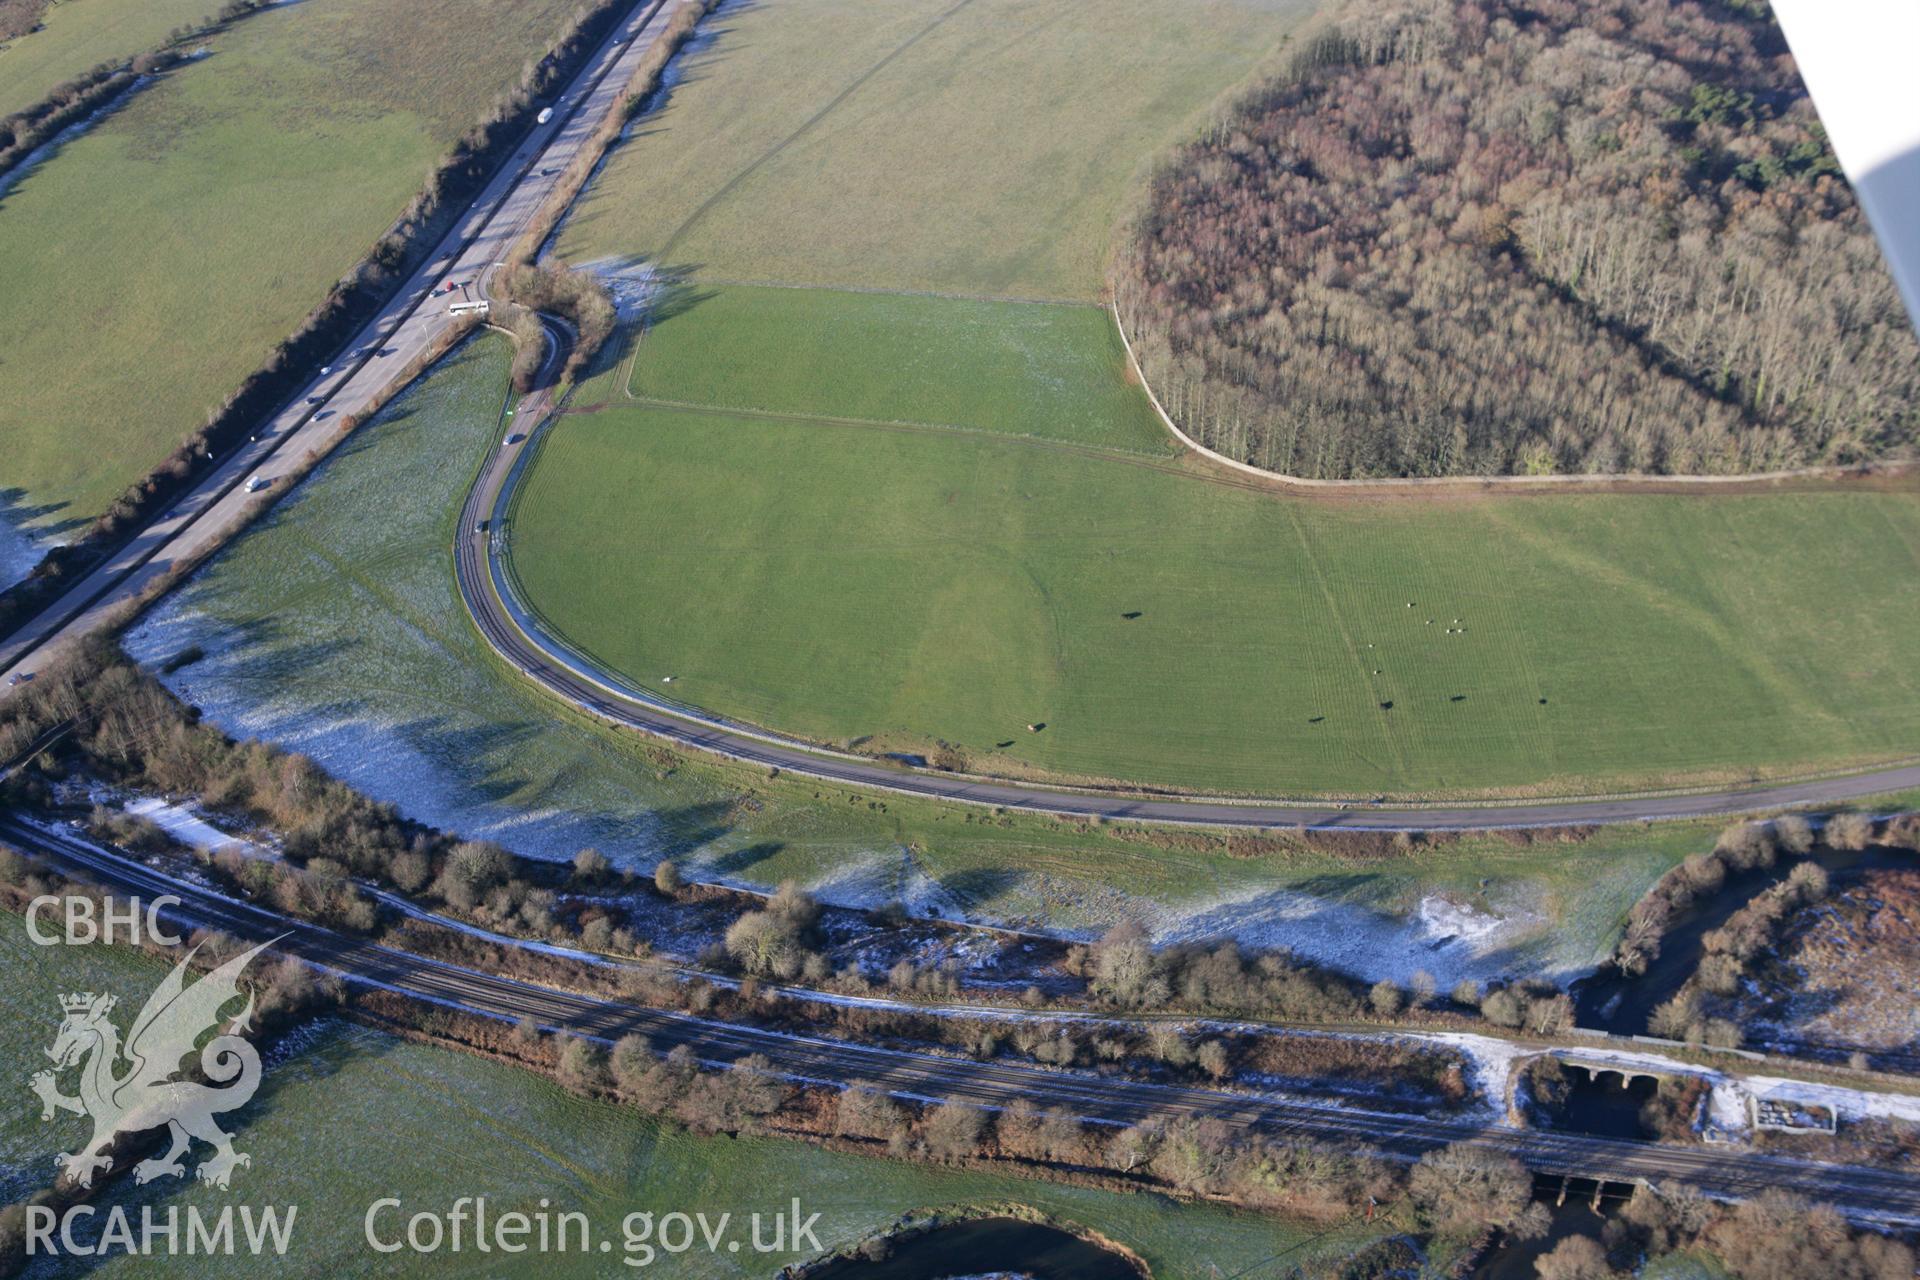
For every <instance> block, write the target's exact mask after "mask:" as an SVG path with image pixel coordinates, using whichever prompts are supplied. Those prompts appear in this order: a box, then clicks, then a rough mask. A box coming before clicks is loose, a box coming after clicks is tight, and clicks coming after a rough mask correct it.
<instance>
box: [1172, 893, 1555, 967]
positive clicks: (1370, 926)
mask: <svg viewBox="0 0 1920 1280" xmlns="http://www.w3.org/2000/svg"><path fill="white" fill-rule="evenodd" d="M1148 927H1149V930H1150V932H1151V933H1152V935H1153V938H1154V941H1156V942H1162V943H1166V942H1188V941H1202V940H1207V939H1214V938H1223V937H1231V938H1235V939H1237V940H1239V942H1240V943H1241V944H1242V945H1244V946H1248V947H1255V948H1272V947H1286V948H1289V949H1290V950H1292V951H1293V953H1294V954H1295V955H1298V956H1301V957H1303V958H1304V959H1308V960H1313V961H1316V962H1318V963H1321V964H1327V965H1332V966H1335V967H1337V968H1341V969H1345V970H1347V971H1348V972H1350V973H1356V974H1361V975H1363V976H1365V977H1368V978H1392V979H1394V980H1395V981H1397V982H1405V981H1407V980H1408V979H1410V978H1412V977H1413V975H1414V974H1415V973H1416V972H1421V971H1424V972H1426V973H1428V974H1430V975H1432V977H1433V978H1434V980H1435V981H1436V982H1437V983H1438V984H1439V985H1440V987H1441V988H1443V989H1444V988H1447V987H1450V986H1452V985H1453V984H1454V983H1456V982H1458V981H1460V980H1461V979H1462V978H1478V979H1485V978H1491V977H1499V976H1506V975H1509V974H1511V973H1513V972H1515V971H1516V968H1518V967H1519V966H1517V965H1516V963H1515V961H1516V952H1518V951H1520V950H1522V949H1528V948H1530V944H1537V943H1539V942H1540V941H1541V939H1542V936H1543V935H1544V934H1545V933H1546V932H1547V931H1548V929H1549V922H1548V920H1547V918H1546V916H1545V915H1544V914H1543V913H1541V912H1538V911H1535V910H1533V909H1532V908H1530V907H1526V906H1515V907H1512V908H1510V909H1508V910H1507V911H1506V912H1504V913H1503V914H1499V915H1495V914H1493V913H1491V912H1488V911H1483V910H1481V909H1479V908H1477V907H1474V906H1472V905H1470V904H1467V903H1462V902H1459V901H1457V900H1455V899H1453V898H1451V897H1448V896H1446V895H1444V894H1437V893H1436V894H1429V895H1427V896H1426V897H1424V898H1422V899H1421V900H1420V902H1419V903H1418V905H1417V906H1416V908H1415V909H1414V910H1413V911H1412V912H1411V913H1410V914H1408V915H1406V916H1397V915H1393V914H1390V913H1388V912H1385V911H1378V910H1373V909H1370V908H1368V907H1365V906H1360V905H1356V904H1351V903H1345V902H1336V901H1329V900H1328V899H1325V898H1320V897H1316V896H1313V895H1311V894H1305V893H1300V892H1297V891H1294V890H1290V889H1273V890H1267V891H1264V892H1263V891H1258V890H1253V891H1249V892H1248V893H1247V894H1245V895H1243V896H1239V897H1235V898H1230V899H1227V900H1224V901H1221V902H1218V903H1216V904H1213V905H1210V906H1203V907H1197V908H1196V907H1193V906H1188V905H1182V904H1175V905H1172V906H1168V907H1163V908H1159V909H1158V910H1157V911H1156V912H1155V914H1154V915H1153V917H1152V919H1151V920H1150V922H1149V926H1148ZM1527 971H1529V972H1531V971H1532V970H1527Z"/></svg>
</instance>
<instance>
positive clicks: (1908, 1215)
mask: <svg viewBox="0 0 1920 1280" xmlns="http://www.w3.org/2000/svg"><path fill="white" fill-rule="evenodd" d="M0 838H4V839H5V841H6V842H7V843H9V844H12V845H15V846H17V847H19V848H20V849H22V850H24V851H26V852H29V853H31V854H34V855H35V856H38V857H40V858H43V859H45V860H47V861H49V862H51V863H53V864H55V865H57V866H59V867H60V868H62V869H63V870H66V871H68V872H71V873H73V874H76V875H77V876H79V877H80V878H82V879H85V880H89V881H92V882H94V883H97V884H100V885H102V886H104V887H106V888H109V889H111V890H113V891H114V892H117V893H120V894H125V895H134V896H139V897H143V898H147V899H149V900H151V899H152V898H155V897H157V896H159V895H161V894H169V893H170V894H173V895H175V896H176V897H179V898H180V899H182V902H183V907H184V911H183V913H182V914H184V915H185V916H186V917H187V918H188V919H190V920H192V921H194V922H195V923H199V924H204V925H208V926H210V927H213V928H217V929H221V930H224V931H226V932H228V933H231V934H233V935H235V936H236V937H240V938H247V939H263V938H272V937H276V936H279V935H282V934H284V935H286V940H285V942H284V943H283V944H282V945H283V946H284V948H285V949H286V950H287V951H289V952H292V953H293V954H295V955H298V956H300V957H301V958H303V959H305V960H308V961H310V962H311V963H314V964H316V965H320V966H323V967H325V968H328V969H332V970H334V971H336V972H338V973H340V974H342V975H343V976H345V977H347V978H349V979H351V980H353V981H356V982H358V983H361V984H365V985H371V986H377V987H383V988H386V989H389V990H393V991H396V992H399V993H401V994H403V995H407V996H410V997H413V998H416V999H420V1000H425V1001H429V1002H432V1003H436V1004H440V1005H443V1006H449V1007H454V1008H459V1009H463V1010H466V1011H468V1012H471V1013H477V1014H482V1015H485V1016H488V1017H497V1018H504V1019H509V1020H518V1019H520V1018H523V1017H524V1018H531V1019H532V1020H533V1021H534V1022H536V1023H537V1024H539V1025H541V1026H543V1027H549V1028H555V1029H559V1030H564V1031H568V1032H572V1033H575V1034H579V1035H585V1036H592V1037H595V1038H598V1039H601V1040H613V1039H617V1038H619V1037H620V1036H623V1035H626V1034H628V1033H629V1032H639V1033H641V1034H643V1035H646V1036H647V1037H648V1038H649V1039H651V1040H652V1042H653V1044H654V1045H655V1047H656V1048H657V1049H658V1050H661V1051H665V1050H666V1049H669V1048H672V1047H675V1046H678V1045H682V1044H684V1045H686V1046H688V1047H689V1048H690V1049H692V1050H693V1052H694V1053H695V1054H696V1055H697V1056H698V1057H700V1058H701V1059H702V1060H703V1061H706V1062H710V1063H728V1062H732V1061H734V1060H736V1059H738V1058H741V1057H743V1056H745V1055H747V1054H749V1053H759V1054H763V1055H765V1056H766V1057H767V1058H768V1060H769V1061H771V1062H772V1064H773V1066H774V1069H775V1070H777V1071H779V1072H781V1073H782V1074H783V1075H785V1076H787V1077H789V1078H791V1079H794V1080H800V1081H808V1082H818V1083H825V1084H832V1085H846V1084H849V1083H852V1082H854V1081H872V1082H874V1083H875V1084H878V1085H880V1086H881V1087H883V1088H886V1089H888V1090H890V1091H892V1092H895V1093H898V1094H901V1095H904V1096H911V1097H915V1098H926V1097H933V1098H958V1099H962V1100H964V1101H967V1102H971V1103H974V1104H975V1105H977V1106H981V1107H987V1108H998V1107H1003V1106H1006V1105H1009V1104H1011V1103H1012V1102H1014V1101H1015V1100H1018V1099H1026V1100H1028V1101H1030V1102H1033V1103H1035V1104H1037V1105H1040V1106H1061V1107H1065V1108H1068V1109H1069V1110H1071V1111H1072V1112H1074V1113H1075V1114H1077V1115H1079V1116H1082V1117H1084V1118H1086V1119H1090V1120H1097V1121H1100V1122H1104V1123H1109V1124H1117V1125H1118V1124H1133V1123H1135V1122H1138V1121H1141V1120H1145V1119H1150V1118H1154V1117H1164V1118H1182V1117H1191V1118H1206V1119H1218V1120H1222V1121H1224V1122H1226V1123H1227V1124H1229V1125H1232V1126H1234V1127H1235V1128H1236V1129H1257V1130H1260V1131H1262V1132H1265V1133H1271V1134H1275V1135H1277V1136H1281V1137H1286V1136H1294V1137H1299V1138H1306V1139H1312V1140H1316V1141H1321V1142H1329V1143H1337V1144H1341V1145H1344V1146H1349V1147H1352V1146H1362V1147H1367V1148H1372V1149H1374V1150H1377V1151H1379V1152H1381V1153H1383V1154H1385V1155H1388V1156H1391V1157H1396V1158H1400V1159H1417V1158H1418V1157H1419V1156H1421V1155H1423V1154H1425V1153H1426V1152H1428V1151H1432V1150H1434V1149H1435V1148H1437V1147H1441V1146H1445V1145H1447V1144H1450V1143H1455V1142H1466V1143H1471V1144H1473V1145H1475V1146H1481V1147H1487V1148H1490V1149H1493V1150H1496V1151H1500V1152H1502V1153H1505V1154H1510V1155H1513V1156H1515V1157H1517V1158H1518V1159H1520V1160H1522V1161H1523V1162H1524V1163H1526V1164H1527V1166H1528V1167H1530V1168H1532V1169H1534V1170H1536V1171H1538V1172H1541V1173H1556V1174H1568V1175H1575V1176H1579V1177H1588V1178H1603V1179H1606V1180H1609V1181H1619V1182H1633V1181H1637V1180H1642V1179H1644V1180H1647V1181H1667V1180H1682V1181H1686V1182H1689V1183H1691V1184H1693V1185H1695V1186H1697V1187H1699V1188H1700V1189H1701V1190H1703V1191H1705V1192H1707V1193H1708V1194H1710V1195H1716V1196H1723V1197H1731V1198H1741V1197H1745V1196H1751V1195H1756V1194H1758V1193H1760V1192H1762V1191H1765V1190H1768V1189H1770V1188H1776V1187H1778V1188H1783V1189H1786V1190H1790V1191H1795V1192H1798V1193H1800V1194H1803V1195H1806V1196H1808V1197H1809V1198H1812V1199H1815V1200H1821V1201H1826V1202H1829V1203H1833V1204H1835V1205H1837V1206H1838V1207H1840V1208H1841V1209H1843V1210H1845V1211H1847V1212H1848V1213H1850V1214H1852V1215H1853V1216H1855V1217H1859V1218H1864V1219H1871V1220H1875V1221H1882V1222H1889V1223H1912V1222H1920V1178H1916V1177H1914V1176H1913V1175H1911V1174H1904V1173H1898V1172H1895V1171H1892V1170H1887V1169H1877V1168H1870V1167H1866V1166H1860V1165H1839V1164H1824V1163H1819V1162H1815V1161H1810V1160H1799V1159H1793V1158H1791V1157H1786V1156H1777V1155H1771V1154H1768V1153H1763V1152H1756V1151H1753V1150H1751V1149H1735V1148H1729V1147H1710V1146H1697V1147H1691V1146H1663V1145H1658V1144H1654V1143H1648V1142H1632V1141H1624V1140H1620V1139H1614V1138H1595V1137H1588V1136H1586V1135H1583V1134H1569V1133H1551V1132H1543V1131H1540V1130H1533V1129H1516V1128H1509V1127H1506V1126H1503V1125H1480V1124H1473V1123H1463V1122H1460V1121H1455V1120H1435V1119H1429V1118H1426V1117H1421V1116H1398V1115H1385V1114H1381V1113H1377V1112H1369V1111H1358V1110H1354V1109H1351V1108H1349V1107H1344V1106H1336V1105H1326V1106H1320V1105H1315V1104H1313V1103H1309V1102H1303V1101H1298V1100H1292V1099H1278V1098H1259V1097H1249V1096H1247V1095H1244V1094H1229V1093H1222V1092H1219V1091H1216V1090H1211V1089H1196V1088H1186V1087H1181V1086H1173V1085H1154V1084H1143V1083H1139V1082H1134V1081H1127V1080H1115V1079H1107V1078H1101V1077H1094V1076H1090V1075H1086V1074H1083V1073H1077V1072H1066V1071H1050V1070H1046V1069H1043V1068H1040V1067H1032V1066H1025V1065H1021V1064H1018V1063H1001V1062H976V1061H973V1060H971V1059H966V1058H948V1057H940V1056H935V1055H932V1054H923V1053H914V1052H911V1051H907V1050H899V1049H884V1048H879V1047H876V1046H871V1045H863V1044H857V1043H852V1042H848V1041H839V1040H830V1039H826V1038H823V1037H817V1036H807V1035H796V1034H791V1033H786V1032H778V1031H768V1030H762V1029H759V1028H755V1027H743V1026H734V1025H730V1024H727V1023H722V1022H716V1021H710V1020H707V1019H704V1018H698V1017H694V1016H692V1015H689V1014H680V1013H669V1012H664V1011H661V1010H657V1009H646V1008H641V1007H638V1006H634V1005H627V1004H621V1003H619V1002H617V1001H612V1000H604V999H600V998H597V997H594V996H587V995H579V994H575V993H573V992H567V991H561V990H557V989H554V988H550V987H543V986H539V985H537V984H534V983H530V982H523V981H518V980H515V979H511V978H504V977H498V976H495V975H493V974H488V973H483V972H480V971H478V970H474V969H468V968H464V967H462V966H459V965H454V964H450V963H448V962H446V961H441V960H434V959H431V958H429V957H425V956H418V955H414V954H411V953H409V952H404V951H396V950H393V949H391V948H387V947H382V946H377V945H375V944H373V943H370V942H365V941H361V940H359V939H355V938H351V937H348V936H346V935H344V934H339V933H335V932H333V931H331V930H328V929H323V928H321V927H319V926H317V925H312V924H308V923H306V922H303V921H298V920H292V919H289V918H287V917H284V916H280V915H277V914H275V913H273V912H270V911H267V910H265V909H263V908H260V907H256V906H254V905H252V904H250V903H246V902H240V901H236V900H233V899H230V898H227V897H226V896H224V895H223V894H220V893H218V892H216V891H215V890H212V889H209V888H206V887H204V886H199V885H193V884H189V883H186V882H183V881H177V880H174V879H172V878H171V877H168V876H165V875H162V874H161V873H159V872H157V871H153V870H151V869H150V868H147V867H144V866H142V865H140V864H139V863H137V862H134V861H132V860H131V859H128V858H125V857H122V856H120V855H118V854H114V853H109V852H107V851H105V850H101V849H98V848H96V847H94V846H93V845H91V844H89V843H87V842H85V841H82V840H79V839H76V838H74V837H72V836H69V835H66V834H64V833H61V832H59V831H50V830H46V829H43V828H40V827H36V826H32V825H29V824H26V823H23V822H21V821H20V820H18V819H17V818H14V817H11V816H10V815H6V814H0Z"/></svg>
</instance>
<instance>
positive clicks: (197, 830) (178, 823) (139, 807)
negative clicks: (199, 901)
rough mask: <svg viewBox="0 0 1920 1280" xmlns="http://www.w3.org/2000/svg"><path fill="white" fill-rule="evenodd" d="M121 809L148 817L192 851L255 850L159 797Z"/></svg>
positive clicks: (180, 805) (132, 802)
mask: <svg viewBox="0 0 1920 1280" xmlns="http://www.w3.org/2000/svg"><path fill="white" fill-rule="evenodd" d="M121 810H122V812H125V813H129V814H132V815H133V816H134V817H136V818H145V819H146V820H147V821H148V822H151V823H153V825H155V826H156V827H159V828H160V829H161V830H162V831H164V832H166V833H167V834H168V835H170V836H172V837H173V838H174V839H175V840H177V841H179V842H180V843H181V844H183V845H186V846H187V847H188V848H189V849H210V850H212V851H213V852H215V853H224V852H226V851H227V850H229V849H239V850H242V851H245V850H248V849H251V848H252V847H253V846H252V845H251V844H250V843H248V842H247V841H245V840H242V839H241V838H240V837H238V836H233V835H228V834H227V833H226V832H224V831H222V830H220V828H218V827H216V826H214V825H213V824H212V823H210V822H208V821H207V820H206V819H205V818H203V817H201V816H200V815H199V814H198V813H196V812H195V811H194V810H192V809H190V808H188V807H187V806H186V805H183V804H176V803H174V802H173V801H171V800H163V799H161V798H160V797H159V796H141V797H140V798H139V799H137V800H133V801H130V802H128V803H127V804H125V805H122V806H121Z"/></svg>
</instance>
